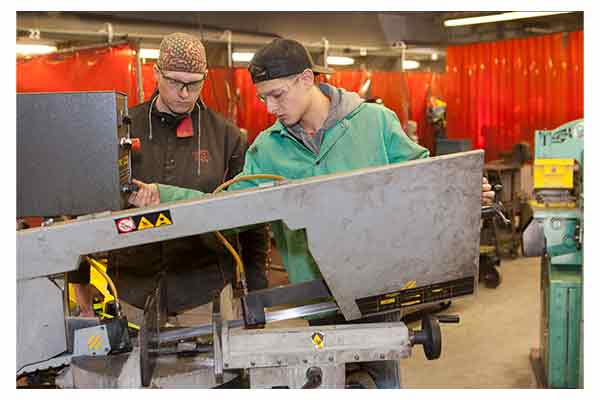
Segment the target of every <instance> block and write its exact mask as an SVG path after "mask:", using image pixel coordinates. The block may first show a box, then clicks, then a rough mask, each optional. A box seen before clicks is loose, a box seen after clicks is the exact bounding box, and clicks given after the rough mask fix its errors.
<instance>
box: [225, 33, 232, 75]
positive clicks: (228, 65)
mask: <svg viewBox="0 0 600 400" xmlns="http://www.w3.org/2000/svg"><path fill="white" fill-rule="evenodd" d="M225 37H226V38H227V68H231V67H232V66H233V56H232V54H231V53H232V49H231V31H230V30H229V29H227V30H226V31H225Z"/></svg>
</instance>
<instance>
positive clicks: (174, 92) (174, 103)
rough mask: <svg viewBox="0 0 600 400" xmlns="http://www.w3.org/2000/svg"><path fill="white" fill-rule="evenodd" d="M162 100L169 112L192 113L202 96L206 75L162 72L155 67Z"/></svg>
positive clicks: (155, 75)
mask: <svg viewBox="0 0 600 400" xmlns="http://www.w3.org/2000/svg"><path fill="white" fill-rule="evenodd" d="M154 77H155V78H156V82H157V83H158V91H159V93H160V99H161V101H162V102H163V104H164V105H165V106H167V108H169V111H171V112H173V113H178V114H183V113H187V112H190V111H191V110H192V109H193V108H194V104H195V103H196V101H197V100H198V97H199V96H200V92H201V91H202V85H203V84H204V78H205V77H206V73H197V74H196V73H190V72H180V71H161V70H160V68H158V66H154Z"/></svg>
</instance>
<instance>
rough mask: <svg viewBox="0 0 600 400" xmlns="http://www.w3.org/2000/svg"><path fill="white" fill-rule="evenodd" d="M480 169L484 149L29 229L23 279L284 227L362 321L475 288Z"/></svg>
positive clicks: (23, 235)
mask: <svg viewBox="0 0 600 400" xmlns="http://www.w3.org/2000/svg"><path fill="white" fill-rule="evenodd" d="M482 169H483V151H481V150H477V151H471V152H466V153H461V154H457V155H447V156H442V157H436V158H431V159H424V160H417V161H412V162H407V163H404V164H396V165H389V166H383V167H375V168H367V169H362V170H357V171H353V172H349V173H342V174H333V175H328V176H321V177H315V178H309V179H303V180H298V181H293V182H290V183H288V184H284V185H277V186H273V187H267V188H256V189H250V190H245V191H236V192H232V193H228V194H220V195H215V196H205V197H204V198H201V199H199V200H189V201H183V202H177V203H167V204H161V205H159V206H156V207H147V208H145V209H137V210H133V211H132V210H127V211H122V212H116V213H106V214H100V215H92V216H88V217H87V218H86V219H82V220H79V221H74V222H68V223H62V224H56V225H54V226H51V227H46V228H36V229H28V230H23V231H19V232H17V264H18V268H17V278H18V279H24V278H27V277H32V276H40V275H47V274H49V273H53V272H63V271H65V270H67V269H75V268H76V266H77V261H78V258H79V255H81V254H89V253H94V252H98V251H105V250H112V249H117V248H122V247H128V246H133V245H138V244H143V243H150V242H156V241H162V240H168V239H173V238H177V237H183V236H189V235H195V234H200V233H206V232H213V231H215V230H223V229H230V228H235V227H241V226H247V225H252V224H256V223H262V222H270V221H277V220H281V221H283V223H284V224H285V225H286V226H287V227H289V228H290V229H306V233H307V237H308V243H309V247H310V252H311V254H312V256H313V257H314V259H315V261H316V262H317V264H318V266H319V268H320V270H321V273H322V274H323V277H324V278H325V281H326V282H327V285H328V286H329V288H330V289H331V292H332V293H333V295H334V297H335V299H336V301H337V302H338V304H339V306H340V309H341V310H342V312H343V314H344V316H345V317H346V318H347V319H356V318H359V317H361V314H360V311H359V309H358V307H357V305H356V302H355V301H356V299H358V298H363V297H368V296H373V295H378V294H381V293H386V292H391V291H397V290H399V289H401V288H403V287H405V286H407V285H413V284H415V285H416V286H417V287H421V286H426V285H431V284H434V283H440V282H446V281H450V280H457V279H461V278H470V277H472V278H473V281H476V279H475V277H476V276H477V274H478V260H479V223H480V206H481V205H480V198H481V176H482ZM166 209H168V210H170V212H171V217H172V219H173V221H172V222H173V224H171V225H163V226H161V227H159V228H156V229H144V230H140V231H136V232H132V233H128V234H119V233H118V232H117V229H116V226H115V219H117V218H120V217H126V216H134V215H141V214H145V213H152V212H157V211H161V210H166ZM474 284H476V282H474Z"/></svg>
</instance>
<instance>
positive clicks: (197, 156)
mask: <svg viewBox="0 0 600 400" xmlns="http://www.w3.org/2000/svg"><path fill="white" fill-rule="evenodd" d="M192 156H193V157H194V160H195V161H198V160H200V162H203V163H207V162H208V159H209V155H208V150H200V151H193V152H192Z"/></svg>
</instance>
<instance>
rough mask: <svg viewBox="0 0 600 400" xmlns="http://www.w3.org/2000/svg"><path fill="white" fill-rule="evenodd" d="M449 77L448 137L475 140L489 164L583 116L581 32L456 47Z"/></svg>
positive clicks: (451, 51) (450, 55)
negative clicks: (538, 135) (546, 131)
mask: <svg viewBox="0 0 600 400" xmlns="http://www.w3.org/2000/svg"><path fill="white" fill-rule="evenodd" d="M446 72H447V73H446V79H445V95H444V97H445V99H446V101H447V102H448V109H447V114H448V117H447V121H448V126H447V128H448V136H449V137H451V138H469V139H471V140H472V143H473V145H474V147H476V148H485V149H486V159H487V160H492V159H496V158H498V157H499V154H498V153H499V152H501V151H510V150H511V148H512V145H513V144H514V143H518V142H520V141H527V142H529V144H530V145H531V146H533V144H534V143H533V137H534V131H535V130H536V129H552V128H556V127H557V126H559V125H561V124H563V123H565V122H568V121H571V120H574V119H578V118H582V117H583V32H581V31H580V32H571V33H568V34H567V33H564V34H562V33H561V34H553V35H544V36H538V37H532V38H527V39H513V40H504V41H499V42H490V43H480V44H473V45H465V46H451V47H449V48H448V50H447V62H446ZM532 148H533V147H532Z"/></svg>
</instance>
